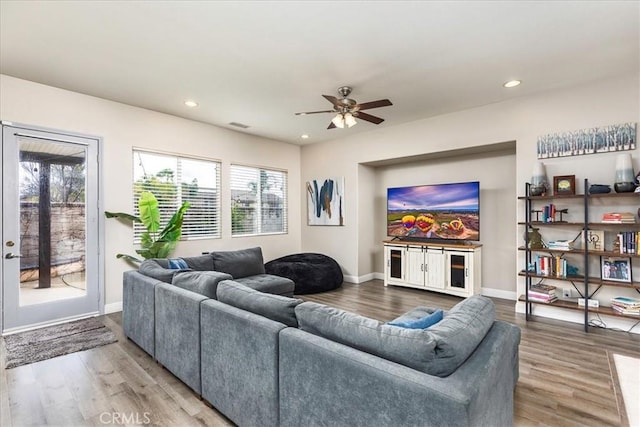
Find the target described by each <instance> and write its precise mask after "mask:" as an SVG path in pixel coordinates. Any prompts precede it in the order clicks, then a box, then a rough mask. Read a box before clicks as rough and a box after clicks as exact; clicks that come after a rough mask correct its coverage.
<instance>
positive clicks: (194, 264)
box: [182, 254, 215, 271]
mask: <svg viewBox="0 0 640 427" xmlns="http://www.w3.org/2000/svg"><path fill="white" fill-rule="evenodd" d="M182 259H183V260H184V262H186V263H187V265H188V266H189V268H190V269H192V270H197V271H211V270H215V269H214V268H213V258H212V257H211V255H208V254H207V255H197V256H188V257H182Z"/></svg>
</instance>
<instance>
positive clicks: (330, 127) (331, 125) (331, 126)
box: [327, 122, 336, 129]
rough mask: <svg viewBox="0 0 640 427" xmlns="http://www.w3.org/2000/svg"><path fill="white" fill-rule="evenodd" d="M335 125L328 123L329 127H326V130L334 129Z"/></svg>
mask: <svg viewBox="0 0 640 427" xmlns="http://www.w3.org/2000/svg"><path fill="white" fill-rule="evenodd" d="M335 128H336V125H334V124H333V122H331V123H329V126H328V127H327V129H335Z"/></svg>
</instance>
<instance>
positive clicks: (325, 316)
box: [296, 296, 495, 377]
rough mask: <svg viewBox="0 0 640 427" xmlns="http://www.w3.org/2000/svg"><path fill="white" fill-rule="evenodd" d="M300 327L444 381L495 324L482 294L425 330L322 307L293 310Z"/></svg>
mask: <svg viewBox="0 0 640 427" xmlns="http://www.w3.org/2000/svg"><path fill="white" fill-rule="evenodd" d="M296 316H297V318H298V323H299V325H300V328H301V329H302V330H304V331H307V332H310V333H312V334H315V335H320V336H323V337H325V338H327V339H330V340H332V341H336V342H339V343H342V344H345V345H348V346H351V347H354V348H357V349H359V350H362V351H365V352H367V353H371V354H374V355H377V356H380V357H383V358H385V359H388V360H391V361H394V362H397V363H400V364H403V365H406V366H409V367H411V368H414V369H417V370H420V371H422V372H425V373H427V374H429V375H437V376H439V377H446V376H448V375H450V374H451V373H453V372H454V371H455V370H456V369H457V368H458V366H460V365H461V364H462V363H463V362H464V361H465V360H466V359H467V358H468V357H469V356H470V355H471V353H473V351H474V350H475V348H476V347H477V346H478V344H479V343H480V342H481V341H482V340H483V338H484V336H485V335H486V333H487V331H488V330H489V329H490V328H491V325H493V322H494V320H495V308H494V306H493V302H492V301H491V300H490V299H488V298H486V297H481V296H473V297H470V298H467V299H465V300H463V301H461V302H460V303H459V304H457V305H456V306H455V307H453V308H452V309H451V310H450V311H449V312H448V313H446V314H445V315H444V318H443V319H442V321H440V322H438V323H437V324H435V325H433V326H432V327H430V328H429V329H405V328H398V327H395V326H389V325H383V324H381V323H380V322H378V321H377V320H374V319H369V318H366V317H363V316H359V315H357V314H353V313H349V312H346V311H343V310H339V309H336V308H332V307H327V306H325V305H321V304H317V303H312V302H305V303H303V304H300V305H299V306H297V307H296Z"/></svg>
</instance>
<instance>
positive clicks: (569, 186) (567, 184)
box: [553, 175, 576, 196]
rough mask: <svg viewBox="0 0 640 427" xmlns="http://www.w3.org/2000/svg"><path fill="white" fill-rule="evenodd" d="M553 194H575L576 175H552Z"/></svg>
mask: <svg viewBox="0 0 640 427" xmlns="http://www.w3.org/2000/svg"><path fill="white" fill-rule="evenodd" d="M553 194H554V195H556V196H573V195H575V194H576V176H575V175H560V176H554V177H553Z"/></svg>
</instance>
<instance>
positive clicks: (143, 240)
mask: <svg viewBox="0 0 640 427" xmlns="http://www.w3.org/2000/svg"><path fill="white" fill-rule="evenodd" d="M153 242H154V240H153V237H151V234H149V232H147V231H145V232H144V233H142V236H140V246H142V247H143V248H145V249H149V248H150V247H151V246H152V245H153Z"/></svg>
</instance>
